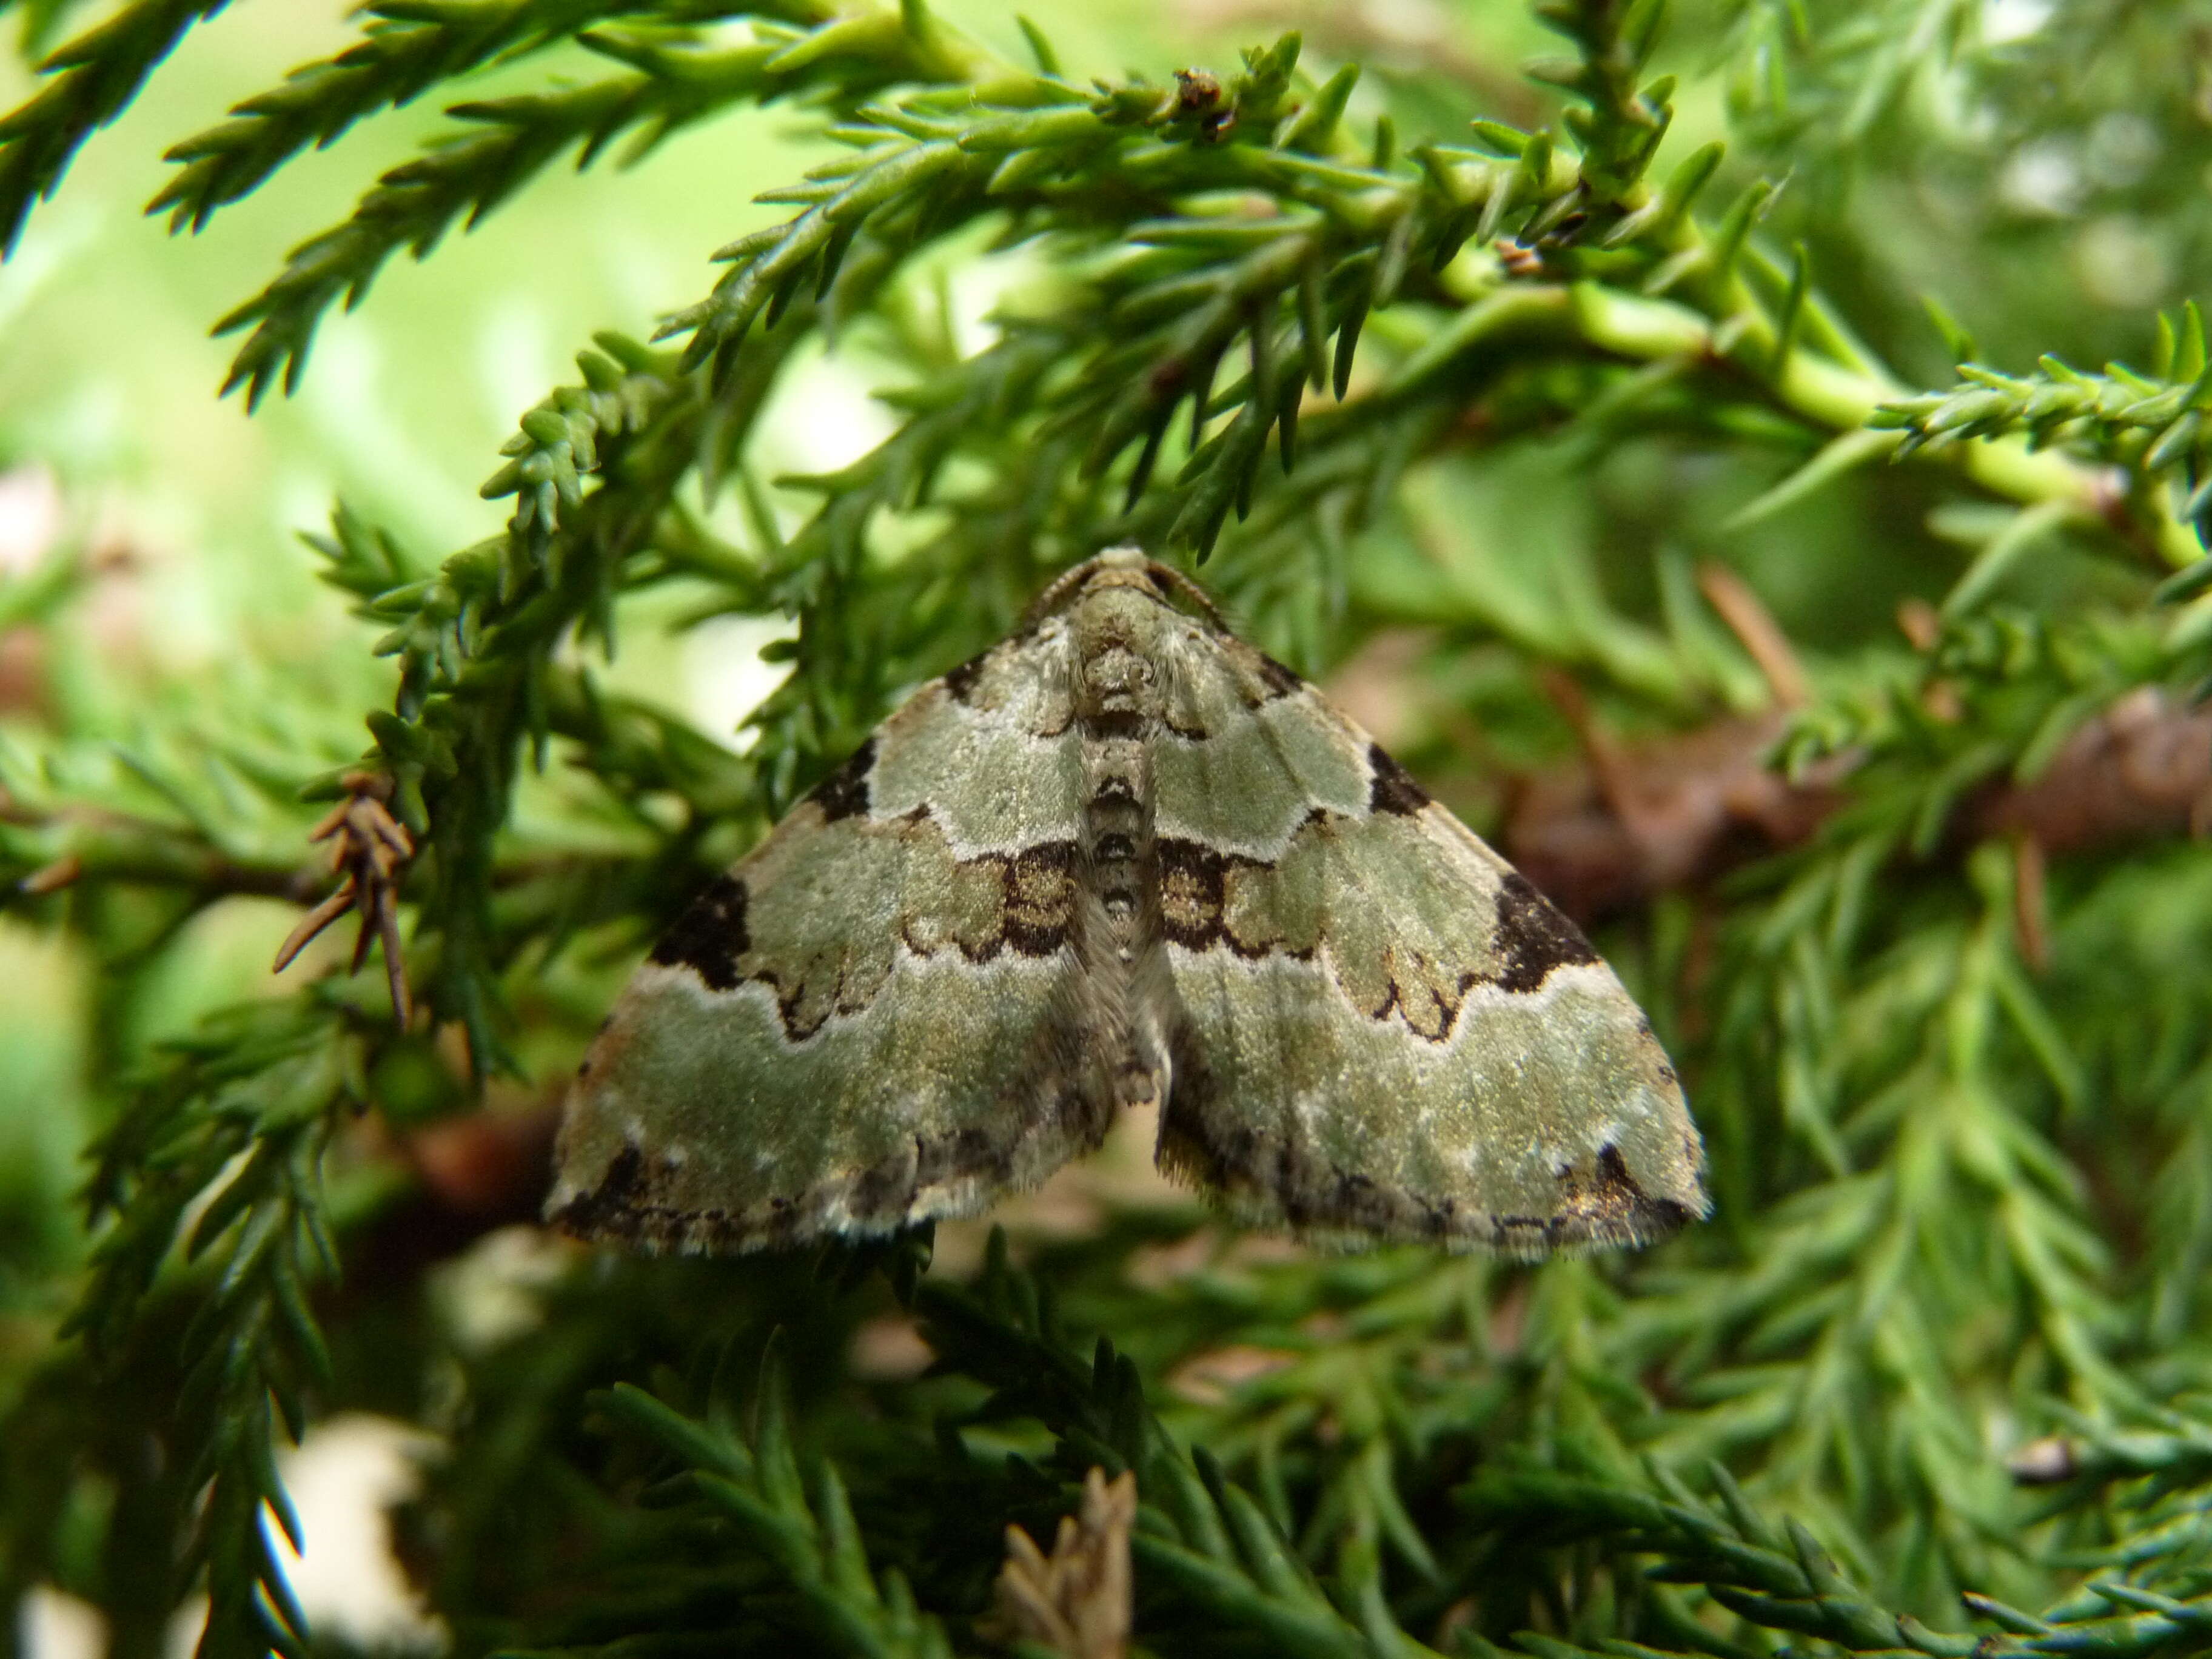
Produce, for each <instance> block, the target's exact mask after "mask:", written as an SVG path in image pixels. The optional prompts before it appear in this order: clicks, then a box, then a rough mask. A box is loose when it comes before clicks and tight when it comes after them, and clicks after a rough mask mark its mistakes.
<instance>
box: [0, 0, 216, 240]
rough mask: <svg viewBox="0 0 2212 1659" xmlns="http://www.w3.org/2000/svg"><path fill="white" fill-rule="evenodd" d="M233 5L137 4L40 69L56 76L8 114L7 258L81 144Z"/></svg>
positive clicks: (2, 157) (4, 157) (1, 208)
mask: <svg viewBox="0 0 2212 1659" xmlns="http://www.w3.org/2000/svg"><path fill="white" fill-rule="evenodd" d="M228 3H229V0H131V4H128V5H126V6H125V7H124V8H123V9H122V10H120V11H118V12H117V13H116V14H115V15H114V16H112V17H111V18H109V19H108V20H107V21H106V22H104V23H102V24H100V26H99V27H96V28H94V29H91V30H88V32H87V33H83V34H81V35H79V36H78V37H77V38H76V40H71V41H70V42H68V43H67V44H66V45H64V46H60V47H58V48H57V49H56V50H55V51H54V52H52V54H51V55H50V56H48V57H47V58H46V59H45V60H44V61H43V62H41V63H40V65H39V67H40V71H41V72H42V73H44V74H46V76H49V77H51V78H50V79H49V80H48V81H47V82H46V87H45V88H44V90H42V91H40V93H39V94H37V95H36V96H34V97H33V98H32V99H31V100H30V101H29V102H27V103H26V104H23V105H22V106H20V107H18V108H16V109H15V110H14V111H12V112H9V114H8V115H6V116H4V117H0V256H5V255H6V254H8V253H9V252H12V251H13V250H14V248H15V239H16V238H17V237H18V236H20V235H21V234H22V231H23V222H24V221H25V220H26V219H27V218H28V217H29V216H30V212H31V209H32V208H33V206H34V205H35V204H37V203H38V202H39V201H40V198H41V197H46V196H49V195H52V193H53V191H54V189H55V187H56V186H57V185H59V184H60V183H61V179H62V174H63V173H64V172H65V171H66V170H67V169H68V167H69V164H70V158H71V157H73V156H74V155H76V152H77V149H78V147H79V146H80V145H82V143H84V141H85V140H86V139H87V138H88V137H91V136H92V135H93V134H94V132H95V131H98V130H99V129H100V128H101V127H103V126H106V125H107V124H108V123H109V122H110V121H112V120H113V119H114V118H116V117H117V116H118V115H120V114H121V113H122V112H124V110H125V109H126V108H127V107H129V106H130V103H131V100H132V99H134V98H136V97H137V95H138V90H139V88H141V87H143V85H145V83H146V77H147V76H149V75H151V74H152V73H153V72H154V70H155V67H156V66H157V65H158V64H160V63H161V60H162V59H163V58H167V56H168V55H169V53H170V52H172V51H173V50H174V49H175V47H176V44H177V42H178V41H179V40H182V39H183V38H184V37H185V33H187V32H188V31H189V30H191V28H192V27H193V26H194V25H196V24H198V23H203V22H205V21H207V20H208V19H209V18H210V17H212V16H214V15H215V14H216V13H217V12H219V11H221V10H222V9H223V8H224V7H225V6H226V5H228Z"/></svg>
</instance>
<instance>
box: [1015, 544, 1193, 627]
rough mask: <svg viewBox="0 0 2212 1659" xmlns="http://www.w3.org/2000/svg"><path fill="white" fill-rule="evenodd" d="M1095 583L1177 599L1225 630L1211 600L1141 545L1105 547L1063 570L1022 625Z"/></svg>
mask: <svg viewBox="0 0 2212 1659" xmlns="http://www.w3.org/2000/svg"><path fill="white" fill-rule="evenodd" d="M1097 587H1119V588H1136V589H1138V590H1139V591H1140V592H1146V593H1148V594H1150V595H1151V596H1152V597H1153V598H1155V599H1158V600H1160V601H1161V602H1162V603H1163V604H1171V603H1172V602H1174V601H1175V600H1177V599H1181V600H1182V602H1183V603H1184V604H1185V605H1188V606H1189V607H1190V608H1191V609H1192V610H1194V611H1197V612H1198V613H1199V615H1200V616H1201V617H1204V618H1205V619H1206V622H1207V623H1209V624H1211V625H1212V627H1214V628H1215V629H1220V630H1221V631H1223V632H1227V631H1228V630H1227V625H1226V624H1225V623H1223V621H1222V620H1221V613H1220V611H1218V610H1216V609H1215V608H1214V605H1213V601H1212V599H1211V598H1209V597H1208V596H1207V594H1206V590H1205V589H1204V588H1202V587H1200V586H1199V585H1198V584H1197V583H1196V582H1194V581H1193V580H1191V579H1190V578H1189V577H1188V576H1186V575H1184V574H1182V571H1180V570H1178V569H1176V568H1175V567H1174V566H1173V565H1170V564H1163V563H1161V562H1159V561H1158V559H1156V558H1153V557H1152V556H1151V555H1150V554H1148V553H1146V551H1145V550H1144V549H1143V548H1141V547H1109V548H1108V549H1107V550H1105V551H1104V552H1103V553H1100V554H1097V555H1095V556H1092V557H1091V558H1088V559H1085V561H1084V562H1082V563H1081V564H1079V565H1077V566H1075V567H1074V568H1073V569H1071V570H1068V571H1066V572H1065V573H1064V574H1061V575H1060V578H1059V579H1058V580H1055V581H1054V583H1053V584H1052V586H1049V587H1048V588H1046V589H1045V591H1044V592H1042V593H1041V594H1039V595H1038V596H1037V599H1036V603H1035V604H1034V605H1031V606H1030V613H1029V616H1028V617H1027V619H1026V620H1025V622H1024V628H1034V627H1036V624H1037V623H1040V622H1042V620H1043V619H1044V618H1045V617H1049V616H1051V615H1053V614H1054V612H1055V611H1066V610H1068V609H1071V608H1072V607H1073V606H1074V605H1077V604H1079V603H1080V602H1081V600H1082V598H1083V596H1084V595H1085V593H1087V592H1091V591H1092V590H1093V589H1094V588H1097Z"/></svg>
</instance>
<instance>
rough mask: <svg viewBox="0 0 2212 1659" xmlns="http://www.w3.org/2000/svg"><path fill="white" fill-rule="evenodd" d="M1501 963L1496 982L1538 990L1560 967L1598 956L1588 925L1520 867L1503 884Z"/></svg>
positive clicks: (1507, 874)
mask: <svg viewBox="0 0 2212 1659" xmlns="http://www.w3.org/2000/svg"><path fill="white" fill-rule="evenodd" d="M1492 948H1493V949H1494V950H1495V951H1496V952H1497V957H1498V965H1497V967H1496V969H1494V970H1493V973H1492V982H1493V983H1495V984H1497V985H1498V987H1500V988H1502V989H1504V990H1508V991H1514V992H1528V991H1534V990H1535V989H1536V988H1537V987H1539V986H1541V985H1542V984H1543V982H1544V980H1545V978H1546V976H1547V975H1549V974H1550V973H1551V971H1552V969H1554V968H1562V967H1568V966H1571V965H1573V964H1575V963H1585V962H1595V961H1596V960H1597V959H1598V955H1597V952H1596V951H1593V950H1591V949H1590V943H1589V940H1588V939H1584V938H1583V933H1582V929H1581V928H1579V927H1576V926H1575V925H1574V923H1572V922H1571V921H1568V920H1567V919H1566V918H1565V916H1563V915H1560V914H1559V912H1558V911H1557V910H1555V909H1553V908H1552V906H1551V904H1550V903H1549V902H1547V900H1546V899H1545V897H1544V896H1543V895H1542V894H1541V893H1540V892H1538V891H1537V890H1535V888H1534V887H1533V886H1531V885H1530V884H1529V881H1528V878H1527V877H1526V876H1524V875H1522V873H1521V872H1519V871H1517V870H1509V871H1507V872H1505V876H1504V879H1503V880H1502V881H1500V882H1499V883H1498V933H1497V938H1496V940H1495V942H1494V944H1493V945H1492Z"/></svg>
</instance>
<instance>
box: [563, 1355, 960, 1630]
mask: <svg viewBox="0 0 2212 1659" xmlns="http://www.w3.org/2000/svg"><path fill="white" fill-rule="evenodd" d="M595 1403H596V1405H597V1406H598V1408H599V1411H600V1412H601V1413H603V1414H604V1415H605V1417H606V1418H607V1419H608V1420H609V1421H610V1422H611V1424H614V1425H618V1426H620V1427H623V1428H625V1429H627V1430H629V1431H631V1432H632V1433H635V1434H639V1435H641V1436H644V1437H647V1438H648V1439H650V1440H651V1441H652V1442H653V1443H655V1444H656V1445H658V1446H659V1448H660V1449H661V1450H662V1451H663V1452H664V1453H665V1454H667V1455H671V1456H673V1457H675V1458H676V1459H677V1460H678V1461H679V1462H681V1463H682V1464H683V1465H684V1473H683V1474H681V1475H680V1476H678V1480H677V1482H676V1484H675V1486H673V1487H671V1486H667V1485H664V1486H661V1487H660V1488H659V1494H660V1496H661V1501H663V1502H667V1501H669V1500H670V1499H671V1498H689V1499H690V1504H689V1505H688V1507H689V1508H690V1510H691V1511H692V1512H693V1513H694V1514H696V1515H697V1516H700V1517H701V1518H702V1519H707V1518H708V1517H711V1518H712V1520H714V1521H719V1522H720V1523H721V1526H722V1527H723V1528H727V1529H728V1530H729V1531H730V1532H732V1533H734V1534H736V1536H737V1538H738V1540H739V1541H741V1544H742V1546H743V1547H744V1548H745V1549H746V1551H747V1552H748V1553H750V1554H751V1555H752V1556H754V1557H755V1558H756V1559H757V1560H759V1561H760V1562H762V1563H763V1564H764V1565H766V1566H767V1567H768V1569H769V1572H770V1574H771V1575H772V1578H773V1581H774V1588H773V1589H769V1588H768V1587H766V1586H763V1588H762V1589H754V1590H752V1591H751V1592H750V1594H749V1595H747V1596H746V1598H745V1602H746V1606H747V1607H748V1609H749V1616H747V1617H746V1618H745V1619H744V1621H743V1623H742V1624H741V1625H740V1626H739V1627H738V1631H737V1632H733V1633H735V1634H736V1635H738V1638H739V1639H740V1641H742V1642H743V1643H744V1650H746V1651H760V1652H775V1651H777V1650H778V1644H779V1643H787V1642H789V1641H791V1640H793V1639H794V1638H796V1639H802V1640H803V1639H808V1638H811V1640H812V1642H814V1643H816V1644H819V1645H820V1647H821V1648H822V1649H823V1650H826V1651H829V1652H835V1653H843V1654H849V1655H852V1656H854V1659H951V1651H952V1650H951V1644H949V1643H948V1642H947V1641H946V1639H945V1629H944V1626H943V1625H942V1624H941V1623H940V1622H939V1620H937V1619H935V1618H933V1617H932V1616H930V1615H929V1614H927V1613H923V1612H921V1611H920V1610H918V1609H917V1608H916V1607H915V1601H914V1592H913V1591H912V1590H911V1589H909V1588H908V1585H907V1582H906V1579H905V1577H903V1576H902V1574H901V1573H900V1572H899V1571H898V1570H897V1569H896V1568H895V1567H893V1568H888V1569H885V1570H884V1571H883V1572H882V1573H880V1574H878V1572H876V1571H874V1570H873V1569H872V1566H871V1565H870V1563H869V1560H868V1555H867V1550H866V1545H865V1543H864V1541H863V1540H862V1537H861V1534H860V1528H859V1526H858V1524H857V1523H856V1522H855V1521H854V1516H853V1509H852V1504H851V1502H850V1500H849V1499H848V1498H847V1496H846V1493H845V1486H844V1482H843V1480H842V1478H841V1477H840V1476H839V1474H838V1473H837V1468H836V1465H835V1464H834V1463H831V1462H828V1461H826V1460H820V1461H817V1462H816V1463H815V1464H814V1468H813V1474H812V1478H811V1480H810V1479H808V1478H807V1477H806V1476H805V1475H804V1474H802V1473H801V1471H800V1465H799V1455H798V1453H797V1452H796V1450H795V1449H793V1444H792V1439H791V1428H790V1420H789V1419H790V1409H791V1408H790V1401H789V1384H788V1383H787V1380H786V1377H785V1375H784V1370H783V1367H782V1364H781V1362H780V1356H779V1354H778V1352H777V1350H776V1347H775V1345H774V1344H773V1343H771V1344H770V1346H769V1353H768V1357H767V1358H766V1359H765V1360H764V1361H763V1367H762V1376H761V1382H760V1387H759V1389H758V1390H757V1393H756V1395H755V1396H754V1407H753V1426H752V1431H751V1432H750V1435H748V1436H746V1437H744V1438H743V1439H740V1438H738V1437H737V1436H736V1435H734V1434H732V1433H731V1432H730V1431H728V1430H727V1429H726V1428H715V1427H711V1426H709V1425H708V1424H704V1423H701V1422H698V1421H696V1420H695V1419H690V1418H687V1417H684V1416H683V1415H682V1414H680V1413H677V1412H675V1411H672V1410H671V1409H670V1408H669V1407H667V1406H666V1405H665V1404H663V1403H662V1402H661V1401H658V1400H656V1399H654V1398H653V1396H652V1395H649V1394H647V1393H645V1392H644V1391H643V1390H642V1389H637V1388H635V1387H632V1386H631V1385H629V1384H628V1383H622V1384H617V1386H616V1387H615V1388H614V1389H612V1390H611V1391H610V1392H608V1393H606V1394H605V1395H600V1396H599V1398H598V1400H597V1401H596V1402H595ZM764 1592H765V1593H764ZM778 1592H781V1593H780V1594H779V1593H778ZM779 1601H790V1602H791V1603H793V1604H794V1605H793V1608H792V1611H791V1613H788V1614H785V1615H783V1616H781V1617H778V1616H777V1615H776V1614H775V1613H771V1612H770V1611H769V1609H770V1608H771V1607H774V1606H775V1603H777V1602H779ZM777 1626H784V1627H785V1628H784V1632H783V1633H782V1634H781V1636H778V1635H776V1634H775V1630H776V1627H777ZM794 1627H795V1628H794ZM641 1645H642V1646H643V1648H644V1650H646V1651H648V1652H649V1651H652V1650H653V1638H652V1637H651V1636H647V1637H646V1638H644V1642H643V1644H640V1643H639V1642H638V1641H636V1640H635V1639H633V1640H632V1641H630V1642H628V1643H625V1644H624V1650H625V1651H629V1650H636V1649H638V1648H639V1647H640V1646H641ZM784 1650H786V1651H788V1649H784Z"/></svg>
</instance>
